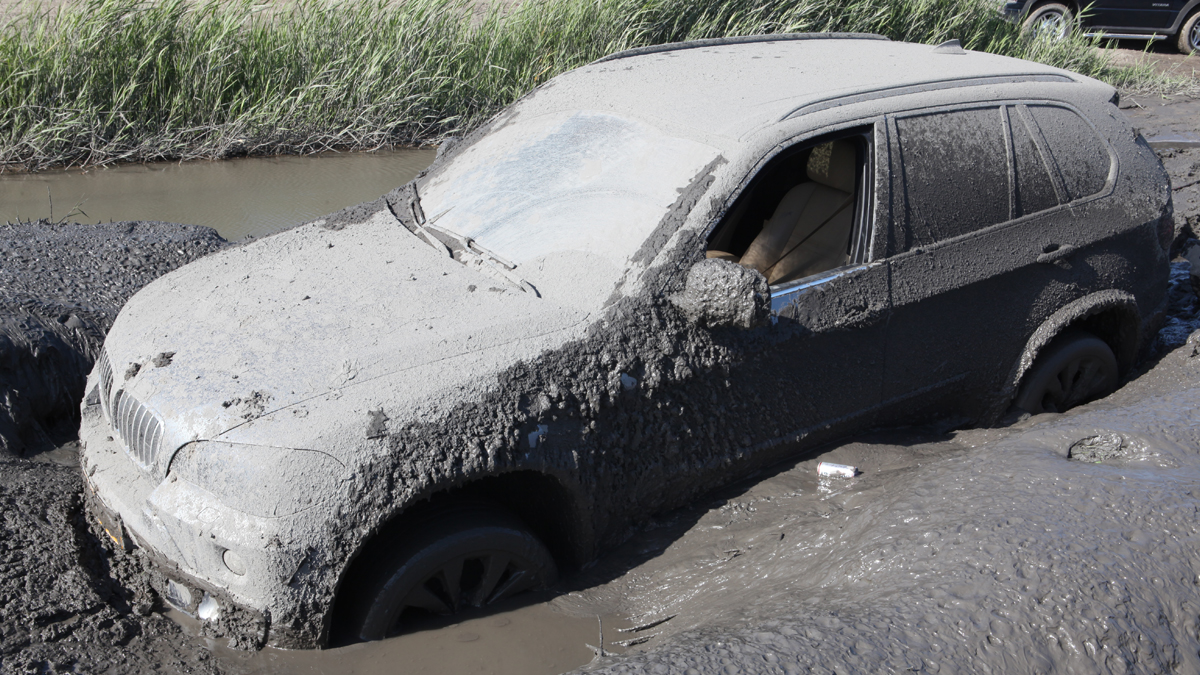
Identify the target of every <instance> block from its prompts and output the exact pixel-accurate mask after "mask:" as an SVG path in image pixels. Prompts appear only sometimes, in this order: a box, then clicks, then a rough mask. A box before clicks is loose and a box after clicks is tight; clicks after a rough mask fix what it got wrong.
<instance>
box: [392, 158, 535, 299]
mask: <svg viewBox="0 0 1200 675" xmlns="http://www.w3.org/2000/svg"><path fill="white" fill-rule="evenodd" d="M408 208H409V212H410V213H411V214H412V219H413V223H414V224H415V226H416V227H409V226H408V223H406V222H404V219H403V218H399V217H398V218H397V219H398V220H399V221H400V222H401V224H403V225H404V227H405V228H406V229H408V231H409V232H412V233H413V234H415V235H417V236H418V237H420V238H421V239H423V240H425V242H426V243H428V244H429V245H430V246H432V247H434V248H436V249H438V250H441V251H445V252H446V253H447V254H449V256H450V257H451V258H453V259H455V260H457V261H458V262H460V263H462V264H464V265H466V266H468V267H474V268H475V269H478V270H479V271H480V272H483V273H484V274H487V275H488V276H490V277H492V278H494V279H496V280H498V281H504V282H507V283H509V284H512V285H513V286H515V287H517V288H518V289H520V290H521V291H522V292H525V293H533V294H534V295H535V296H537V297H539V298H540V297H542V294H541V293H539V292H538V290H537V288H535V287H534V286H533V284H531V283H529V282H528V281H526V280H524V279H522V278H521V277H520V275H518V274H516V273H515V272H513V270H515V269H516V268H517V265H516V264H515V263H513V262H510V261H508V260H506V259H504V258H502V257H501V256H499V255H497V254H495V253H493V252H491V251H489V250H488V249H486V248H484V247H482V246H480V245H479V243H478V242H476V241H475V240H474V239H472V238H471V237H464V236H463V235H461V234H458V233H456V232H451V231H450V230H447V229H445V228H441V227H438V226H436V225H434V223H435V222H436V221H437V220H438V219H439V218H441V217H442V216H444V215H446V214H447V213H449V212H450V209H452V208H454V207H453V206H452V207H450V209H446V210H445V211H442V212H441V213H439V214H437V215H436V216H434V217H432V218H429V219H426V218H425V210H424V209H423V208H421V196H420V194H418V193H417V184H416V181H413V183H412V198H411V199H409V201H408ZM393 215H395V213H394V212H393Z"/></svg>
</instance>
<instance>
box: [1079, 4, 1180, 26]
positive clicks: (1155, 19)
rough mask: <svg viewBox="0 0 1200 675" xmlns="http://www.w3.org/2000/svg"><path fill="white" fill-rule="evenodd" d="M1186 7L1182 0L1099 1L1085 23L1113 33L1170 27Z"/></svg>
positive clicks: (1092, 8) (1093, 6)
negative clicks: (1183, 6) (1179, 0)
mask: <svg viewBox="0 0 1200 675" xmlns="http://www.w3.org/2000/svg"><path fill="white" fill-rule="evenodd" d="M1181 8H1182V3H1180V2H1178V0H1097V2H1095V3H1093V4H1092V6H1091V10H1090V14H1091V15H1090V17H1085V19H1084V21H1085V23H1086V24H1087V25H1088V26H1090V27H1092V28H1102V29H1106V30H1107V31H1108V32H1110V33H1120V32H1122V31H1130V30H1133V31H1152V30H1155V29H1163V28H1170V27H1171V24H1172V23H1174V21H1175V16H1176V15H1177V14H1178V13H1179V10H1180V9H1181Z"/></svg>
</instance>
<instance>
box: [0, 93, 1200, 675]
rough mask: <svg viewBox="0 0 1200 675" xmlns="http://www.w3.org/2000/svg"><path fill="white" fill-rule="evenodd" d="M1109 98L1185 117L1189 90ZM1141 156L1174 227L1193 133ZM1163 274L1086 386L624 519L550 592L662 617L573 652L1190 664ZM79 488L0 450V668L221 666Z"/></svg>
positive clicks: (1180, 372)
mask: <svg viewBox="0 0 1200 675" xmlns="http://www.w3.org/2000/svg"><path fill="white" fill-rule="evenodd" d="M1123 105H1124V107H1126V108H1127V109H1126V112H1127V113H1128V114H1129V115H1130V116H1131V117H1133V118H1134V119H1135V120H1137V123H1138V124H1140V125H1142V128H1143V129H1144V133H1145V134H1146V135H1147V136H1162V135H1167V134H1176V135H1189V134H1190V135H1191V137H1193V138H1200V102H1197V101H1189V100H1164V99H1149V100H1143V99H1140V98H1138V97H1127V98H1126V100H1125V101H1124V104H1123ZM1160 156H1162V157H1163V161H1164V164H1165V166H1166V167H1167V168H1168V171H1169V172H1170V174H1171V177H1172V181H1173V184H1174V186H1175V191H1174V198H1175V204H1176V215H1177V219H1178V220H1179V221H1180V222H1189V223H1191V224H1192V226H1193V228H1196V227H1197V226H1198V225H1200V181H1198V180H1197V178H1198V176H1200V148H1175V149H1172V148H1163V149H1160ZM53 260H54V256H53V255H50V256H47V257H46V264H53ZM1173 280H1174V291H1173V295H1174V303H1173V309H1172V317H1171V319H1170V321H1169V323H1168V325H1167V326H1166V327H1165V329H1164V331H1163V332H1162V333H1161V334H1160V339H1161V340H1162V344H1161V345H1160V349H1159V350H1158V352H1157V353H1156V355H1155V356H1154V357H1153V358H1152V359H1151V360H1150V361H1148V362H1147V363H1146V364H1144V365H1143V366H1142V367H1141V369H1140V370H1139V371H1138V372H1136V373H1135V374H1134V375H1133V376H1132V378H1131V379H1130V381H1129V382H1128V383H1127V384H1126V385H1125V386H1124V387H1123V388H1122V389H1121V390H1120V391H1118V392H1117V393H1116V394H1114V395H1112V396H1110V397H1108V398H1107V399H1104V400H1102V401H1098V402H1096V403H1093V404H1090V405H1088V406H1085V407H1083V408H1081V409H1079V410H1076V411H1072V412H1071V413H1069V414H1067V415H1061V416H1058V415H1042V416H1038V417H1035V418H1027V419H1019V420H1009V424H1008V426H1004V427H1000V428H996V429H974V430H965V431H958V432H952V433H945V432H944V431H941V430H938V429H936V428H922V429H908V430H901V431H891V432H887V433H881V434H874V435H871V436H867V437H863V438H858V439H854V440H852V441H849V442H846V443H843V444H840V445H838V446H836V447H831V448H829V449H828V450H827V451H826V452H824V453H822V454H821V455H820V456H814V457H809V458H805V459H804V460H803V461H800V462H798V463H796V464H794V465H792V466H789V467H783V468H781V470H780V471H779V472H778V473H775V474H773V475H766V476H763V477H761V478H760V479H759V480H757V482H750V483H746V484H743V485H740V486H736V487H734V488H731V489H728V490H726V491H725V492H723V493H722V494H720V495H717V496H714V497H713V498H712V499H710V500H708V501H705V502H703V503H700V504H697V505H696V506H694V507H693V508H691V509H686V510H683V511H680V512H677V513H674V514H671V515H670V516H668V517H665V518H663V519H662V520H660V521H659V522H657V523H655V524H653V525H652V526H651V527H649V528H647V529H646V530H644V531H642V532H639V533H637V534H636V535H635V536H634V537H632V538H631V539H630V540H629V541H628V542H627V543H626V544H625V545H624V546H622V547H621V548H620V549H619V550H617V551H615V552H612V553H610V554H609V555H607V556H605V557H604V558H603V559H602V560H601V561H599V563H598V564H596V565H595V566H593V567H591V568H589V569H588V570H586V571H585V572H583V573H581V574H580V575H578V576H577V577H575V578H573V579H571V580H569V582H568V583H569V584H570V586H571V588H573V589H575V590H573V591H572V592H570V593H565V594H564V595H562V596H560V597H559V598H558V599H556V600H555V601H554V602H555V603H556V605H557V607H558V608H559V609H560V610H562V611H564V612H573V613H577V614H588V613H592V612H595V613H600V612H620V613H623V614H626V615H631V616H633V618H634V621H635V623H643V624H646V623H653V622H655V621H657V620H659V619H664V618H667V617H673V618H670V620H668V621H665V622H663V623H660V624H657V625H655V626H653V627H652V628H647V629H646V630H644V631H635V632H634V633H632V634H630V636H632V637H633V638H634V639H638V638H641V637H648V638H649V639H648V640H647V641H645V642H644V643H641V644H638V645H636V646H633V647H632V648H631V649H630V651H628V652H627V653H625V654H622V655H618V656H603V657H599V658H597V659H596V660H595V661H594V662H593V663H592V664H590V665H589V666H587V667H586V668H585V670H590V671H595V672H611V673H617V672H651V673H693V672H703V673H717V672H721V673H736V672H764V673H767V672H770V673H798V672H826V673H827V672H868V671H869V672H879V671H883V672H907V671H911V672H959V671H962V672H1050V671H1053V672H1068V673H1076V672H1078V673H1091V672H1146V673H1159V672H1200V652H1198V650H1200V566H1198V565H1200V563H1197V562H1196V561H1198V560H1200V526H1198V525H1197V522H1200V520H1198V518H1197V515H1198V514H1200V500H1198V499H1197V494H1196V486H1197V485H1200V426H1196V425H1195V423H1194V421H1193V420H1194V411H1195V410H1196V409H1197V407H1200V358H1197V357H1198V356H1200V334H1196V333H1194V330H1195V329H1196V328H1197V327H1200V321H1198V318H1197V313H1198V308H1197V304H1196V299H1195V296H1194V295H1193V294H1192V292H1191V285H1190V281H1189V278H1188V268H1187V264H1186V263H1182V262H1180V263H1176V264H1175V272H1174V275H1173ZM1189 335H1192V336H1194V337H1192V338H1190V339H1189ZM820 460H830V461H839V462H843V463H850V464H856V465H858V466H859V467H860V468H861V469H862V472H863V473H862V475H860V476H858V477H856V478H854V479H850V480H818V479H817V478H816V475H815V465H816V463H817V461H820ZM80 489H81V480H80V477H79V473H78V468H77V460H76V452H75V449H74V447H73V445H72V444H70V443H68V444H66V445H64V446H61V447H60V448H58V449H57V450H53V451H49V452H43V453H40V454H36V455H35V456H33V457H31V458H3V457H0V673H3V674H5V675H7V674H9V673H55V672H87V673H109V672H110V673H126V672H162V673H175V672H196V673H220V672H236V671H238V670H240V669H239V668H237V667H234V664H232V663H231V662H229V661H227V660H222V659H223V658H225V657H222V656H221V655H219V654H216V653H214V652H212V651H210V650H209V649H208V646H207V645H206V643H205V642H204V641H202V640H199V639H195V638H192V637H189V636H188V635H187V634H185V632H184V631H183V630H182V629H181V628H180V627H179V626H178V625H177V624H175V623H174V622H172V621H170V620H169V619H167V618H165V616H164V615H163V613H162V611H163V607H162V605H161V602H160V601H159V600H157V599H156V598H154V597H152V596H147V595H141V594H139V593H136V592H133V591H131V590H129V589H128V588H127V587H126V586H124V585H122V583H121V582H120V580H121V579H128V578H131V577H132V576H135V575H136V574H137V573H138V571H137V570H136V569H132V568H131V567H129V565H130V563H128V562H122V560H124V559H123V558H115V557H113V556H112V555H111V554H110V553H109V552H108V551H107V550H106V549H105V548H104V547H103V546H102V545H101V543H100V540H99V539H98V538H97V536H96V533H95V531H94V529H93V528H92V526H91V525H90V523H89V522H88V521H87V519H86V518H85V515H84V512H83V509H82V499H81V495H80ZM208 644H209V645H210V644H211V643H208Z"/></svg>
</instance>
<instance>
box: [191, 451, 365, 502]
mask: <svg viewBox="0 0 1200 675" xmlns="http://www.w3.org/2000/svg"><path fill="white" fill-rule="evenodd" d="M344 472H345V467H344V465H343V464H342V463H341V462H339V461H337V460H336V459H334V458H333V457H331V456H330V455H327V454H325V453H323V452H318V451H316V450H295V449H289V448H275V447H270V446H264V445H245V444H241V443H226V442H223V441H195V442H192V443H188V444H187V445H185V446H183V447H182V448H180V449H179V452H178V453H177V454H176V455H175V457H174V459H172V460H171V468H170V471H169V473H168V477H171V476H174V477H177V478H179V479H180V480H185V481H187V482H189V483H192V484H193V485H196V486H199V487H201V488H203V489H205V490H207V491H208V492H211V493H212V494H214V495H215V496H217V497H218V498H219V499H220V500H221V502H223V503H224V504H225V505H227V506H229V507H230V508H233V509H237V510H238V511H242V512H243V513H248V514H250V515H253V516H260V517H263V518H271V517H276V516H290V515H292V514H294V513H299V512H300V511H303V510H304V509H307V508H309V507H311V506H314V505H316V504H319V503H321V502H322V501H325V500H326V499H328V498H329V497H330V496H332V494H333V491H334V489H335V488H336V487H337V485H338V483H340V482H341V479H342V476H343V474H344Z"/></svg>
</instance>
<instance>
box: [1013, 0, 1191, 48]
mask: <svg viewBox="0 0 1200 675" xmlns="http://www.w3.org/2000/svg"><path fill="white" fill-rule="evenodd" d="M1004 15H1005V16H1007V17H1008V18H1010V19H1011V20H1013V21H1017V22H1020V24H1021V26H1022V27H1023V28H1024V29H1025V30H1027V31H1032V32H1035V33H1038V34H1042V35H1046V36H1048V37H1051V38H1054V39H1060V38H1062V37H1064V36H1065V35H1066V34H1067V33H1068V32H1070V29H1071V26H1072V24H1073V23H1074V22H1076V21H1078V22H1079V25H1080V27H1081V28H1082V29H1083V31H1084V34H1085V35H1087V36H1088V37H1094V36H1096V35H1101V34H1102V35H1104V36H1106V37H1110V38H1124V39H1130V40H1171V41H1172V43H1173V44H1174V45H1175V47H1176V48H1177V49H1178V50H1179V51H1180V52H1181V53H1183V54H1191V53H1192V52H1195V51H1200V0H1167V1H1166V2H1152V1H1150V0H1097V1H1096V2H1074V1H1073V0H1015V1H1014V2H1007V3H1005V5H1004Z"/></svg>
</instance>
